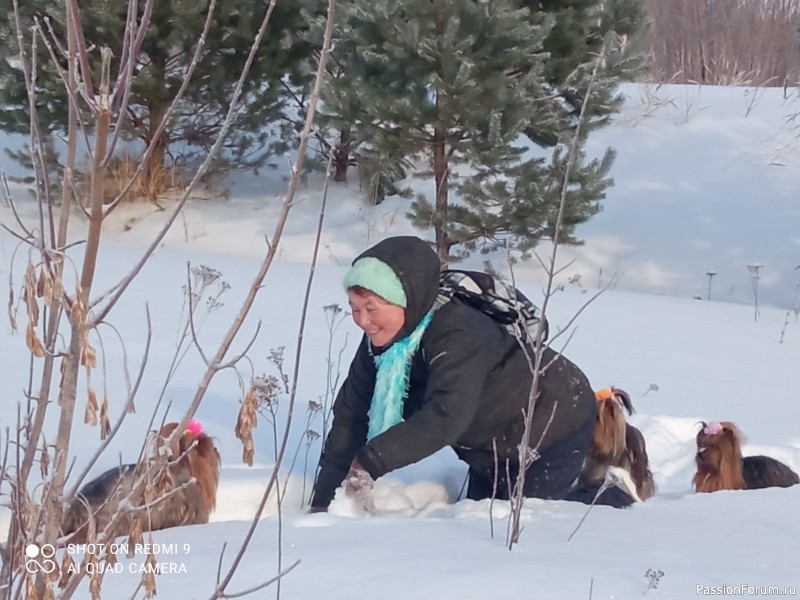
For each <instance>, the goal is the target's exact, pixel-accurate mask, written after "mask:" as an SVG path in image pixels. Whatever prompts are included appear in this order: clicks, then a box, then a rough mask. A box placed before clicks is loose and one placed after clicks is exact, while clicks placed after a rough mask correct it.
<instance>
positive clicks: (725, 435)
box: [697, 421, 743, 451]
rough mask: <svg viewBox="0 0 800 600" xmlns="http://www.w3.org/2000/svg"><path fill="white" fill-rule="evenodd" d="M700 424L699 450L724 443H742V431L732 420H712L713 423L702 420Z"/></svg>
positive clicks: (739, 444)
mask: <svg viewBox="0 0 800 600" xmlns="http://www.w3.org/2000/svg"><path fill="white" fill-rule="evenodd" d="M700 425H701V427H700V431H698V432H697V450H698V451H703V450H707V449H708V448H713V447H714V446H721V445H723V444H734V445H736V446H741V445H742V441H743V436H742V432H741V431H739V428H738V427H736V425H734V424H733V423H731V422H730V421H722V422H719V421H712V422H711V423H706V422H705V421H701V422H700Z"/></svg>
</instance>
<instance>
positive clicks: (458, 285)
mask: <svg viewBox="0 0 800 600" xmlns="http://www.w3.org/2000/svg"><path fill="white" fill-rule="evenodd" d="M439 294H440V296H442V297H444V298H445V299H447V300H450V299H452V298H458V299H459V300H461V301H462V302H464V303H465V304H468V305H469V306H472V307H473V308H477V309H478V310H480V311H481V312H483V313H486V314H487V315H489V316H490V317H492V319H494V320H495V321H497V322H498V323H499V324H501V325H502V326H503V327H504V328H505V329H506V330H507V331H508V332H509V333H510V334H511V335H513V336H514V337H517V338H519V339H521V340H522V341H523V342H527V341H528V339H529V338H530V337H533V336H535V335H536V328H537V327H538V326H539V322H540V321H541V320H542V318H541V317H539V315H538V312H539V310H538V309H537V308H536V305H534V303H533V302H531V301H530V300H529V299H528V298H527V297H526V296H525V294H523V293H522V292H520V291H519V290H518V289H516V288H515V287H514V286H512V285H509V284H507V283H505V282H503V281H501V280H500V279H498V278H497V277H494V276H493V275H489V273H483V272H481V271H461V270H458V269H445V270H443V271H442V273H441V275H440V276H439ZM547 334H548V324H547V319H544V331H543V336H542V342H544V341H545V340H546V339H547Z"/></svg>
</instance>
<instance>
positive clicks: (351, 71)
mask: <svg viewBox="0 0 800 600" xmlns="http://www.w3.org/2000/svg"><path fill="white" fill-rule="evenodd" d="M343 27H344V29H343V33H342V35H341V37H340V39H341V41H340V42H339V43H338V45H337V55H338V56H339V57H342V58H341V62H342V63H343V71H344V75H343V76H342V77H340V78H338V79H335V80H332V81H331V82H330V89H329V90H328V93H327V96H326V100H327V104H328V106H329V108H331V107H332V108H333V110H334V111H336V112H337V114H339V115H340V116H341V118H342V120H343V121H345V122H346V121H348V120H350V121H351V122H352V123H353V125H354V127H355V128H356V129H357V130H358V132H359V135H360V136H361V137H362V138H363V139H364V140H365V141H366V142H367V143H368V144H369V146H370V147H371V148H373V149H374V150H376V151H377V152H378V153H380V154H382V155H384V156H386V157H389V158H390V159H399V158H424V159H425V160H426V161H427V162H428V163H429V164H430V165H431V168H432V173H433V179H434V182H435V199H434V203H435V212H434V213H433V215H432V221H433V223H432V224H433V225H434V227H435V229H436V242H437V248H438V251H439V254H440V256H441V257H442V258H443V259H445V260H447V258H448V257H449V252H450V248H451V247H452V245H453V244H454V243H455V242H454V241H452V240H451V239H450V238H449V229H448V227H447V224H448V223H449V218H448V208H449V206H450V185H451V182H452V181H453V176H454V173H455V169H456V168H457V167H458V166H459V165H469V166H470V167H472V168H475V167H476V166H481V167H482V168H486V169H489V170H503V169H505V168H507V167H508V166H509V165H513V164H514V163H516V162H517V161H518V158H519V155H520V153H521V151H522V150H521V149H520V148H518V147H516V146H515V140H516V139H517V137H518V136H519V133H520V131H521V130H522V128H523V127H524V126H525V125H526V124H527V123H529V122H530V119H531V118H532V117H533V118H535V117H534V116H535V115H538V114H539V113H540V110H539V105H541V104H542V103H541V98H542V97H543V96H544V95H545V94H546V91H545V90H544V89H543V87H542V76H541V73H542V68H543V61H544V58H545V56H544V55H543V54H542V52H541V44H542V41H543V39H544V36H545V34H546V33H547V27H545V26H535V25H532V24H531V23H530V21H529V15H528V11H527V10H524V9H516V8H514V7H513V6H511V4H510V2H509V1H507V0H477V1H472V0H469V1H464V0H432V1H431V0H378V1H370V2H364V1H357V2H355V3H353V4H351V5H350V6H348V7H347V8H346V9H345V16H344V25H343ZM542 117H544V115H542Z"/></svg>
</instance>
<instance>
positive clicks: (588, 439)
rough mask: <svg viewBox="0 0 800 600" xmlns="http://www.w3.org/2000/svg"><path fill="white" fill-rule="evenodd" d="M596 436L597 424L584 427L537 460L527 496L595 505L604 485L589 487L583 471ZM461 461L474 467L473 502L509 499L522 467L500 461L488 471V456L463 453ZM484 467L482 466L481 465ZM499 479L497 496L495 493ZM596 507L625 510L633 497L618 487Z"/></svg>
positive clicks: (530, 472) (527, 476)
mask: <svg viewBox="0 0 800 600" xmlns="http://www.w3.org/2000/svg"><path fill="white" fill-rule="evenodd" d="M593 437H594V422H593V421H589V423H588V424H587V425H585V426H583V427H582V428H581V429H579V430H578V431H576V432H575V433H573V434H572V435H570V436H568V437H567V438H565V439H563V440H561V441H559V442H556V443H555V444H553V445H552V446H550V447H549V448H547V450H545V451H543V452H542V454H541V456H540V457H539V458H538V459H537V460H535V461H534V462H533V463H532V464H531V466H530V467H528V470H527V472H526V473H525V484H524V487H523V493H524V495H525V496H526V497H527V498H546V499H551V500H573V501H576V502H583V503H584V504H591V503H592V500H594V497H595V496H596V495H597V492H598V490H599V489H600V486H601V485H602V482H598V483H595V484H585V483H583V482H582V480H581V472H582V470H583V463H584V460H585V459H586V454H587V452H588V450H589V445H590V444H591V443H592V439H593ZM459 454H460V456H461V458H462V459H463V460H465V461H466V462H467V464H469V465H470V468H469V483H468V486H467V498H469V499H470V500H483V499H485V498H491V497H492V496H493V495H494V497H495V498H496V499H498V500H508V499H509V497H510V496H511V493H512V490H513V487H514V484H515V483H516V481H517V476H518V474H519V465H517V464H516V463H514V464H508V465H507V464H506V463H505V462H500V463H498V465H497V471H498V472H497V474H496V477H495V468H494V466H492V467H491V468H488V469H487V468H486V466H485V465H486V464H487V461H490V460H491V464H492V465H493V464H494V462H493V457H491V459H489V458H488V457H486V456H484V457H481V459H480V460H476V459H477V458H478V457H477V456H476V455H475V454H473V453H470V455H469V456H468V455H465V454H462V453H459ZM479 465H480V466H479ZM495 479H496V484H497V487H496V493H494V494H493V492H495ZM596 504H602V505H605V506H613V507H615V508H625V507H627V506H630V505H631V504H633V498H631V497H630V496H629V495H628V494H626V493H625V492H624V491H622V490H621V489H619V488H617V487H610V488H608V489H607V490H605V491H604V492H603V493H602V494H601V495H600V497H599V498H598V499H597V502H596Z"/></svg>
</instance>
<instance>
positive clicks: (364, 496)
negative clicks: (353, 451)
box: [344, 459, 375, 515]
mask: <svg viewBox="0 0 800 600" xmlns="http://www.w3.org/2000/svg"><path fill="white" fill-rule="evenodd" d="M374 486H375V480H374V479H372V476H371V475H370V474H369V473H368V472H367V470H366V469H365V468H364V467H363V466H362V465H361V463H360V462H358V459H356V460H354V461H353V462H352V463H351V464H350V470H349V471H348V472H347V476H346V477H345V478H344V493H345V494H346V495H347V496H348V497H349V498H350V499H351V500H352V501H353V504H355V505H356V507H357V508H359V509H361V510H362V511H364V512H365V513H366V514H370V515H373V514H375V499H374V497H373V495H372V488H373V487H374Z"/></svg>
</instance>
